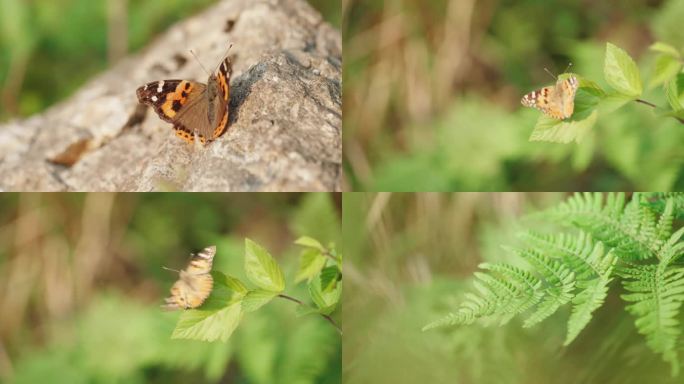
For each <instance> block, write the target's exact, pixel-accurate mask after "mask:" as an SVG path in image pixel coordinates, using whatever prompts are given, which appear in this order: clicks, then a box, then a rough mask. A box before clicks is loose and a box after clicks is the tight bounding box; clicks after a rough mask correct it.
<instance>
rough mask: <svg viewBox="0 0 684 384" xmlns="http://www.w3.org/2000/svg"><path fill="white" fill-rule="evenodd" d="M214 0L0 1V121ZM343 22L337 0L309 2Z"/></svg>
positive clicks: (34, 107)
mask: <svg viewBox="0 0 684 384" xmlns="http://www.w3.org/2000/svg"><path fill="white" fill-rule="evenodd" d="M217 1H218V0H194V1H186V0H145V1H129V0H96V1H92V0H59V1H52V0H33V1H25V0H0V122H3V121H6V120H7V119H9V118H12V117H23V116H28V115H31V114H33V113H36V112H40V111H42V110H43V109H45V108H46V107H48V106H50V105H52V104H54V103H56V102H57V101H59V100H61V99H64V98H65V97H67V96H69V95H70V94H72V93H73V92H74V91H76V90H77V89H78V88H79V86H81V85H82V84H83V83H85V82H86V81H87V80H88V79H90V78H91V77H93V76H94V75H95V74H97V73H99V72H101V71H104V70H105V69H106V68H107V67H109V66H111V65H113V64H115V63H116V62H117V61H118V60H119V59H121V58H122V57H124V56H126V55H128V54H130V53H132V52H135V51H137V50H139V49H140V48H142V47H143V46H145V44H147V43H148V42H149V41H151V40H152V39H153V38H154V36H155V35H157V34H159V33H161V32H163V31H164V30H165V29H166V28H168V27H169V26H171V25H172V24H174V23H176V22H178V21H180V20H182V19H183V18H184V17H187V16H190V15H192V14H194V13H197V12H200V11H201V10H202V9H204V8H206V7H208V6H210V5H211V4H213V3H216V2H217ZM308 1H309V3H310V4H311V5H312V6H314V7H315V8H316V9H318V10H319V11H320V12H321V13H322V15H323V17H324V19H325V20H327V21H328V22H330V23H332V24H333V25H334V26H335V27H338V28H339V26H340V21H341V9H340V3H339V0H332V1H331V0H308Z"/></svg>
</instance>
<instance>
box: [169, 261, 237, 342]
mask: <svg viewBox="0 0 684 384" xmlns="http://www.w3.org/2000/svg"><path fill="white" fill-rule="evenodd" d="M211 274H212V277H213V278H214V289H213V290H212V292H211V295H209V297H208V298H207V300H206V301H205V302H204V304H202V306H201V307H199V308H198V309H188V310H185V311H183V313H182V314H181V316H180V319H179V320H178V323H176V328H175V329H174V330H173V333H172V335H171V338H172V339H192V340H203V341H215V340H219V339H220V340H221V341H224V342H225V341H226V340H228V338H229V337H230V335H231V334H232V333H233V331H234V330H235V328H236V327H237V326H238V324H239V323H240V319H241V317H242V309H241V308H242V307H241V300H242V297H243V296H244V294H243V293H242V292H239V291H236V290H233V289H232V288H231V287H229V286H228V284H227V282H228V281H229V280H230V279H229V278H228V277H227V276H226V275H224V274H223V273H221V272H219V271H212V273H211Z"/></svg>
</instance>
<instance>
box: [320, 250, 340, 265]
mask: <svg viewBox="0 0 684 384" xmlns="http://www.w3.org/2000/svg"><path fill="white" fill-rule="evenodd" d="M321 253H322V254H323V256H326V257H328V258H330V259H331V260H332V261H334V262H336V263H339V262H340V261H339V260H337V258H336V257H335V256H333V255H332V253H330V251H328V250H327V249H326V250H325V251H324V252H321Z"/></svg>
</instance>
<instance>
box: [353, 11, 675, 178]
mask: <svg viewBox="0 0 684 384" xmlns="http://www.w3.org/2000/svg"><path fill="white" fill-rule="evenodd" d="M342 4H343V23H342V32H343V36H344V66H345V70H344V74H343V80H344V83H343V84H344V99H343V103H344V155H345V158H344V159H345V162H344V166H345V171H346V177H347V179H346V183H347V188H348V189H352V190H368V191H415V190H418V191H453V190H478V191H483V190H491V191H501V190H524V191H530V190H541V191H544V190H547V191H548V190H554V191H558V190H652V191H653V190H670V189H680V190H681V189H682V188H684V172H682V169H683V167H682V165H683V164H684V151H682V149H681V148H682V147H683V144H684V125H681V124H680V123H678V122H677V121H676V120H675V119H672V118H663V117H657V116H656V115H655V114H654V113H653V109H651V108H649V107H646V106H644V105H638V104H636V103H630V104H629V105H627V106H625V107H623V108H622V109H620V110H618V111H616V112H614V113H611V114H604V115H601V116H599V119H598V123H597V124H596V126H595V127H594V128H593V133H592V134H591V135H589V137H587V138H586V139H585V140H584V141H583V142H581V143H580V144H574V143H573V144H552V143H546V142H529V141H528V138H529V136H530V133H531V132H532V129H533V127H534V125H535V123H536V120H537V118H538V116H539V114H540V112H539V111H536V110H533V109H530V108H523V107H522V106H521V105H520V99H521V97H522V96H523V95H524V94H525V93H527V92H529V91H532V90H534V89H538V88H540V87H541V86H545V85H549V84H552V83H554V82H555V80H554V79H553V78H552V77H551V76H549V75H548V74H547V73H546V72H545V71H544V68H545V67H546V68H548V69H549V71H551V72H552V73H555V74H558V73H561V72H563V70H564V69H565V68H566V67H567V65H568V63H570V62H571V63H573V67H572V71H573V72H576V73H578V74H579V75H581V76H583V77H585V78H587V79H590V80H593V81H595V82H597V83H599V84H600V85H601V86H602V87H603V88H606V87H607V85H606V83H605V81H604V79H603V63H604V53H605V47H606V42H611V43H613V44H615V45H617V46H619V47H622V48H623V49H625V50H626V51H627V52H628V53H629V54H630V55H631V56H632V57H634V58H635V60H636V61H637V63H638V64H639V67H640V72H641V74H642V79H643V81H644V83H645V84H648V82H649V80H650V76H651V74H652V73H653V70H654V67H655V63H654V56H655V55H654V54H653V53H651V52H649V51H648V47H649V46H650V45H651V44H652V43H653V42H654V41H662V42H665V43H668V44H671V45H673V46H675V47H677V48H678V49H680V50H681V49H682V48H684V30H683V29H682V28H681V20H683V19H684V1H681V0H631V1H592V0H581V1H577V0H550V1H539V0H433V1H429V2H425V1H420V0H391V1H382V0H343V2H342ZM643 98H644V99H646V100H648V101H651V102H653V103H655V104H657V105H662V106H665V105H667V102H666V99H665V96H664V91H663V90H662V89H661V88H660V87H656V88H654V89H646V91H645V94H644V96H643Z"/></svg>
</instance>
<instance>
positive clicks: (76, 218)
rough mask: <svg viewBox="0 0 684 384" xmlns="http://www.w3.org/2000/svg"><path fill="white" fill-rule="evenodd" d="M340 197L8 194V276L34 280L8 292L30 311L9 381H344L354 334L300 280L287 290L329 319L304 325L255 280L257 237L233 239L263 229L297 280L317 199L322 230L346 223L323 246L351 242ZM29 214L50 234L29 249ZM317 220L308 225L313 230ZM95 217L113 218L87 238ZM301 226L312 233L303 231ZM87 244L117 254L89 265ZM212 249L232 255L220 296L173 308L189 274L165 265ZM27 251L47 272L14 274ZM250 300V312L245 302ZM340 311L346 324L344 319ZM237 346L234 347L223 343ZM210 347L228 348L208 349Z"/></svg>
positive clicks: (12, 336) (12, 334) (224, 257)
mask: <svg viewBox="0 0 684 384" xmlns="http://www.w3.org/2000/svg"><path fill="white" fill-rule="evenodd" d="M318 197H321V198H320V199H319V198H318ZM331 197H332V196H331V195H330V194H264V195H253V194H244V195H241V194H236V195H234V196H233V195H231V196H226V194H222V193H220V194H195V193H190V194H120V195H116V197H114V196H109V197H107V196H105V195H100V194H45V195H41V194H28V195H26V194H12V193H8V194H0V226H1V227H3V228H5V230H4V231H1V233H0V275H2V278H3V280H5V281H23V282H24V283H23V286H24V287H26V289H27V290H22V293H19V292H18V291H16V290H12V291H7V292H4V294H2V295H0V306H2V307H3V308H8V307H7V305H8V304H10V303H17V302H21V303H22V304H21V305H20V307H21V308H22V309H8V310H7V309H6V310H4V311H3V313H2V317H3V320H5V321H4V322H3V326H4V327H5V330H6V333H5V336H3V341H2V343H3V346H4V347H5V351H6V352H7V355H8V356H9V359H10V361H12V368H13V369H12V371H13V375H11V377H8V378H7V379H5V377H4V376H3V379H5V381H7V382H8V383H14V382H16V383H51V382H56V383H72V382H73V383H79V382H82V383H115V382H125V383H161V382H164V383H184V382H193V383H214V382H224V381H230V382H235V383H243V384H244V383H288V382H298V383H334V382H339V381H340V380H341V370H340V366H339V365H340V362H339V360H340V358H341V338H340V336H339V334H338V333H337V332H336V330H335V328H334V327H332V326H331V324H330V323H329V322H327V321H326V320H324V319H323V318H322V316H320V315H319V313H320V312H319V311H318V309H317V307H316V306H315V304H314V303H313V301H312V300H309V299H306V297H307V295H308V286H307V285H306V284H304V283H302V284H299V285H295V284H291V283H290V284H288V285H287V294H288V295H291V296H292V297H297V298H301V299H305V300H304V302H305V303H306V304H309V305H310V307H309V305H306V307H307V308H311V309H312V310H313V313H314V314H315V315H314V316H308V317H306V318H301V317H298V316H297V310H299V308H304V306H303V305H294V304H293V303H292V302H291V301H286V300H283V299H280V298H278V299H275V300H271V298H272V295H273V293H272V292H267V291H265V290H263V289H261V288H258V287H257V286H255V285H253V284H251V283H250V280H249V279H248V278H247V275H246V273H245V271H244V264H245V263H244V261H245V260H244V258H243V257H242V255H244V254H245V246H244V244H245V239H244V238H238V237H237V236H236V235H225V234H226V233H241V232H242V233H251V234H252V235H253V236H254V237H255V238H258V239H259V243H261V244H269V247H268V250H269V251H271V252H273V250H276V249H277V250H278V251H277V253H276V252H274V253H273V255H274V256H275V257H276V259H277V261H278V263H279V264H280V269H281V271H282V272H283V275H284V280H285V281H286V282H288V283H289V282H292V281H294V277H295V273H296V271H297V266H298V262H299V260H298V258H297V256H298V252H299V251H300V247H298V246H288V245H287V243H288V242H290V241H294V240H295V239H296V238H298V237H299V236H303V235H305V234H309V235H311V233H310V232H305V231H307V230H308V228H309V227H311V226H313V225H315V224H316V221H315V220H314V215H313V213H312V209H311V202H312V201H316V206H317V207H318V208H319V210H318V217H319V221H320V222H325V223H328V222H330V223H334V222H335V221H337V225H336V226H334V225H326V226H324V227H325V228H327V230H323V229H324V228H319V229H321V231H320V233H321V234H322V235H323V236H321V237H316V238H317V239H319V240H320V241H321V243H322V244H327V243H329V242H330V241H332V239H335V238H337V237H339V236H340V233H339V231H340V225H339V216H338V215H337V213H336V209H335V206H334V202H335V200H334V199H333V198H331ZM108 199H110V200H112V204H113V205H112V206H111V208H110V209H111V211H109V216H108V214H107V211H104V210H103V207H102V205H103V204H102V203H101V202H102V201H107V200H108ZM27 215H33V216H32V217H40V225H35V226H33V229H32V231H33V233H35V234H36V237H34V239H33V240H28V241H22V242H21V247H29V248H24V251H23V252H17V249H16V248H15V246H14V244H19V243H17V242H16V241H15V240H14V239H15V236H20V235H21V231H19V230H18V229H20V228H21V225H15V224H16V223H18V222H19V223H21V222H24V220H25V218H26V217H29V216H27ZM303 216H307V218H308V219H307V220H301V221H300V218H301V217H303ZM84 218H92V220H96V222H100V221H101V222H105V221H106V223H107V225H106V226H105V227H103V229H107V230H103V231H102V232H97V233H95V234H93V233H92V232H84V230H85V229H86V228H87V226H84V225H83V219H84ZM89 220H90V219H89ZM88 222H90V221H88ZM295 222H297V223H299V224H300V225H297V226H296V228H297V230H296V231H295V230H294V227H295V226H294V225H293V224H294V223H295ZM300 231H301V232H300ZM326 231H327V232H326ZM84 238H87V239H88V241H90V242H93V243H98V244H102V247H103V249H106V252H105V253H103V254H101V257H100V258H97V257H92V256H91V254H90V251H87V252H86V253H82V254H81V255H80V256H79V252H83V251H82V250H81V251H79V249H80V248H81V246H80V245H79V244H81V242H82V239H84ZM207 244H216V246H217V249H218V250H219V254H218V255H217V257H216V258H215V259H214V271H213V272H212V276H213V278H214V282H215V285H214V291H213V293H212V295H210V297H209V298H208V299H207V300H206V301H205V303H204V305H202V306H201V307H199V308H197V309H196V310H193V311H176V312H163V311H161V310H160V308H159V304H160V303H161V299H162V298H163V297H164V296H165V295H166V292H167V290H168V288H169V286H170V284H171V283H172V281H173V279H174V278H175V277H176V276H175V275H174V274H173V273H169V272H168V271H164V270H163V269H162V268H160V266H168V267H174V268H179V267H180V266H182V265H185V264H186V263H187V254H186V251H185V250H187V249H193V248H194V249H200V248H202V247H203V246H206V245H207ZM271 246H272V247H273V248H272V249H271ZM28 249H32V250H28ZM333 251H335V250H334V249H333V250H331V252H333ZM335 252H336V251H335ZM21 253H23V254H24V255H25V257H27V258H28V259H25V260H31V263H35V264H34V265H35V266H37V267H38V269H34V268H9V267H10V266H11V265H13V264H12V263H14V262H16V260H17V257H18V255H20V254H21ZM43 255H45V256H43ZM83 257H86V258H87V260H88V263H90V262H92V263H93V264H89V265H90V266H89V267H88V268H86V269H84V268H82V263H81V262H80V260H83ZM98 260H99V261H98ZM38 271H40V272H39V273H38V274H37V273H36V272H38ZM222 272H226V273H229V274H230V275H226V274H224V273H222ZM89 278H92V280H91V282H90V285H89V284H87V281H88V279H89ZM45 282H49V284H47V285H46V284H45ZM84 283H86V284H84ZM248 286H249V287H248ZM10 296H11V299H8V297H10ZM241 297H242V300H241V301H240V304H241V305H239V306H237V305H234V306H231V303H232V304H234V303H235V302H236V301H237V300H239V299H240V298H241ZM269 300H270V301H269ZM17 308H18V307H17ZM238 309H239V316H238V313H237V312H238ZM27 315H28V316H27ZM330 316H331V317H332V318H333V319H334V320H335V321H338V319H339V317H340V311H336V312H333V313H331V314H330ZM238 320H239V322H238ZM218 322H222V324H221V326H217V324H216V323H218ZM235 325H237V328H235V329H234V331H232V333H231V330H232V329H233V328H234V327H235ZM7 327H11V331H7V329H9V328H7ZM255 329H261V330H262V331H259V332H255V331H254V330H255ZM174 332H177V334H178V333H180V334H181V335H183V334H185V335H183V337H184V338H183V339H179V338H177V337H174V338H172V335H174ZM228 336H229V337H228ZM187 337H192V338H193V339H191V340H190V339H187ZM226 337H228V339H227V341H226V342H218V341H220V340H221V339H222V338H223V339H224V340H225V339H226ZM266 337H268V339H267V340H266V339H265V338H266ZM208 339H215V340H216V342H206V341H202V340H208ZM259 345H261V346H263V345H267V346H268V348H263V349H260V350H262V351H263V350H266V349H268V350H270V351H272V353H264V354H258V353H254V354H252V353H250V352H249V351H250V350H249V348H248V346H259ZM289 355H292V356H289ZM252 366H258V367H270V368H269V370H267V371H265V372H262V371H260V370H258V369H255V370H252V369H248V368H247V367H252ZM285 378H286V379H287V380H290V381H284V380H285ZM0 381H2V380H0ZM3 382H4V381H3Z"/></svg>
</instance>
